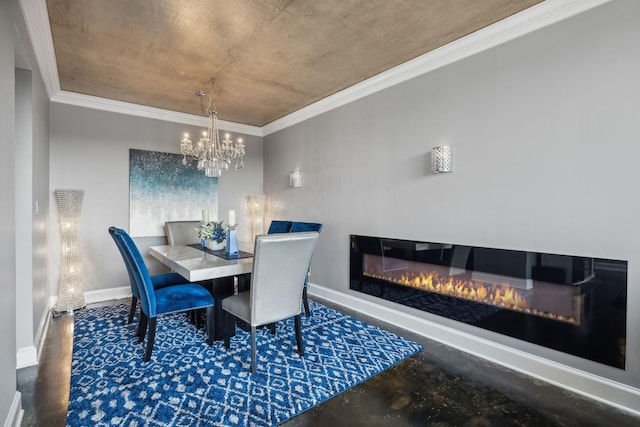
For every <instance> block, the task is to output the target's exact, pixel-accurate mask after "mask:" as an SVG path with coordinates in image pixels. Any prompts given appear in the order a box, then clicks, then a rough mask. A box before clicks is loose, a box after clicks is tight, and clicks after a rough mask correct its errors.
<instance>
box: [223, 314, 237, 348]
mask: <svg viewBox="0 0 640 427" xmlns="http://www.w3.org/2000/svg"><path fill="white" fill-rule="evenodd" d="M232 323H235V322H234V321H233V314H231V313H229V312H228V311H225V312H224V326H223V329H224V348H229V347H231V331H230V329H231V324H232Z"/></svg>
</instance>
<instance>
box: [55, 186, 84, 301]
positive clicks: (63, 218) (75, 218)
mask: <svg viewBox="0 0 640 427" xmlns="http://www.w3.org/2000/svg"><path fill="white" fill-rule="evenodd" d="M55 193H56V200H57V202H58V215H59V217H60V234H61V244H62V247H61V251H62V264H61V266H60V288H59V289H58V301H57V302H56V311H57V312H63V311H68V312H70V313H72V312H73V310H75V309H78V308H84V307H85V305H86V304H85V302H84V290H83V288H82V281H81V280H80V238H79V235H80V208H81V207H82V198H83V196H84V190H56V191H55Z"/></svg>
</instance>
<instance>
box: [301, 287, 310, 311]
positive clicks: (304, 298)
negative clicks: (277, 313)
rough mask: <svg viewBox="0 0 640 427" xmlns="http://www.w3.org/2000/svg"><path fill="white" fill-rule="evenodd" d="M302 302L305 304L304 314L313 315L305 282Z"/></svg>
mask: <svg viewBox="0 0 640 427" xmlns="http://www.w3.org/2000/svg"><path fill="white" fill-rule="evenodd" d="M302 304H303V305H304V314H306V315H307V317H309V316H310V315H311V310H310V309H309V299H308V298H307V286H306V284H305V286H304V288H302Z"/></svg>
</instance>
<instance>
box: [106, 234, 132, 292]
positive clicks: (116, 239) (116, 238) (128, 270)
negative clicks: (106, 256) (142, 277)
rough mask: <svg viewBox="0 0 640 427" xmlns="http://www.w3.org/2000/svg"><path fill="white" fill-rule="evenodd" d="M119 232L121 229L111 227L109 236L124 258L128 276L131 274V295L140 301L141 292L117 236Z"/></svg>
mask: <svg viewBox="0 0 640 427" xmlns="http://www.w3.org/2000/svg"><path fill="white" fill-rule="evenodd" d="M118 230H120V229H119V228H116V227H113V226H112V227H109V234H110V235H111V237H112V238H113V241H114V242H115V243H116V247H117V248H118V251H119V252H120V255H121V256H122V261H123V262H124V265H125V267H126V268H127V274H129V283H130V285H131V293H132V294H133V296H134V297H136V298H137V299H140V292H138V286H137V285H136V279H135V277H133V271H131V267H130V266H129V263H128V262H127V260H126V254H125V253H124V248H123V247H122V244H121V243H120V239H119V238H118V237H117V236H116V233H117V232H118Z"/></svg>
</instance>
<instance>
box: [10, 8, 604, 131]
mask: <svg viewBox="0 0 640 427" xmlns="http://www.w3.org/2000/svg"><path fill="white" fill-rule="evenodd" d="M610 1H613V0H545V1H543V2H542V3H539V4H537V5H535V6H532V7H530V8H529V9H526V10H524V11H522V12H520V13H517V14H515V15H512V16H510V17H508V18H506V19H504V20H502V21H499V22H497V23H495V24H493V25H490V26H488V27H485V28H483V29H481V30H478V31H476V32H474V33H471V34H469V35H467V36H465V37H463V38H461V39H458V40H456V41H454V42H451V43H449V44H447V45H445V46H443V47H441V48H438V49H435V50H433V51H431V52H428V53H426V54H424V55H422V56H419V57H417V58H415V59H413V60H410V61H407V62H405V63H404V64H401V65H399V66H397V67H395V68H392V69H390V70H387V71H385V72H383V73H380V74H378V75H376V76H373V77H371V78H369V79H367V80H364V81H363V82H360V83H358V84H355V85H353V86H351V87H349V88H347V89H345V90H342V91H340V92H338V93H335V94H333V95H331V96H329V97H327V98H324V99H321V100H320V101H317V102H315V103H313V104H311V105H308V106H306V107H304V108H302V109H300V110H298V111H295V112H293V113H291V114H288V115H287V116H284V117H282V118H281V119H278V120H275V121H273V122H271V123H269V124H267V125H264V126H262V127H257V126H250V125H244V124H240V123H234V122H226V121H222V120H220V121H219V125H220V128H221V129H224V130H227V131H229V132H238V133H244V134H246V135H254V136H266V135H270V134H272V133H274V132H278V131H280V130H282V129H286V128H288V127H290V126H293V125H295V124H297V123H300V122H302V121H305V120H308V119H310V118H312V117H315V116H317V115H320V114H322V113H325V112H327V111H331V110H333V109H335V108H338V107H341V106H343V105H346V104H348V103H350V102H353V101H356V100H358V99H361V98H364V97H366V96H368V95H371V94H373V93H376V92H379V91H381V90H383V89H386V88H389V87H392V86H395V85H397V84H399V83H402V82H405V81H407V80H410V79H412V78H414V77H417V76H420V75H422V74H426V73H428V72H430V71H433V70H436V69H438V68H441V67H444V66H445V65H448V64H451V63H453V62H456V61H459V60H461V59H464V58H466V57H469V56H471V55H474V54H476V53H479V52H482V51H485V50H487V49H490V48H492V47H495V46H498V45H500V44H502V43H506V42H508V41H510V40H513V39H516V38H518V37H521V36H523V35H525V34H528V33H531V32H533V31H536V30H538V29H540V28H543V27H546V26H548V25H551V24H554V23H556V22H559V21H562V20H564V19H567V18H570V17H572V16H574V15H577V14H579V13H582V12H585V11H587V10H589V9H592V8H594V7H596V6H600V5H602V4H605V3H608V2H610ZM20 6H21V8H22V13H23V15H24V17H25V22H26V26H27V30H28V32H29V37H30V38H31V43H32V45H33V48H34V52H35V54H36V60H37V62H38V66H39V68H40V72H41V74H42V78H43V80H44V83H45V86H46V88H47V92H48V94H49V97H50V99H51V101H52V102H60V103H65V104H70V105H76V106H80V107H87V108H93V109H99V110H105V111H111V112H116V113H122V114H128V115H133V116H139V117H147V118H153V119H158V120H166V121H171V122H176V123H184V124H188V125H195V126H202V127H206V118H205V117H201V116H195V115H191V114H185V113H179V112H174V111H169V110H162V109H159V108H153V107H147V106H143V105H137V104H131V103H127V102H121V101H113V100H109V99H105V98H99V97H94V96H89V95H83V94H77V93H73V92H67V91H62V90H61V89H60V78H59V76H58V66H57V63H56V58H55V51H54V48H53V39H52V35H51V27H50V24H49V16H48V12H47V6H46V2H45V0H20Z"/></svg>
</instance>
